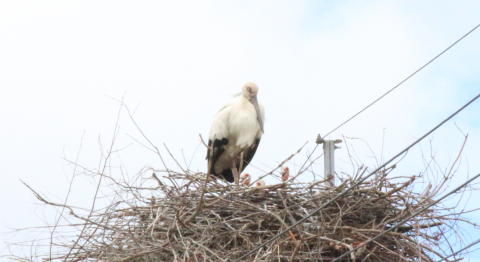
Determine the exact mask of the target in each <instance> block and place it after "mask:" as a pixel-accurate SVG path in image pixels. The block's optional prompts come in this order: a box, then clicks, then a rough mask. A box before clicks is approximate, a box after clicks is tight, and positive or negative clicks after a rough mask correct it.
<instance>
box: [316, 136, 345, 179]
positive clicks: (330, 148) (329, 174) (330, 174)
mask: <svg viewBox="0 0 480 262" xmlns="http://www.w3.org/2000/svg"><path fill="white" fill-rule="evenodd" d="M316 142H317V144H323V159H324V163H325V169H324V177H323V178H324V180H325V181H326V182H325V186H327V187H334V186H335V154H334V153H335V149H337V148H340V147H337V146H336V145H335V144H339V143H342V140H341V139H337V140H324V139H323V138H322V137H321V136H320V134H319V135H318V137H317V141H316Z"/></svg>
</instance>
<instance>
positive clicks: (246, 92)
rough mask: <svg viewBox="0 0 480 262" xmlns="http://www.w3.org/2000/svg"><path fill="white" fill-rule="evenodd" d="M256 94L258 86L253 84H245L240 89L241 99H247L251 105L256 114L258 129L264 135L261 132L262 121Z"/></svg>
mask: <svg viewBox="0 0 480 262" xmlns="http://www.w3.org/2000/svg"><path fill="white" fill-rule="evenodd" d="M257 93H258V86H257V85H256V84H255V83H253V82H247V83H246V84H245V85H244V86H243V87H242V95H243V97H245V98H246V99H248V101H250V103H252V104H253V106H254V107H255V111H256V112H257V121H258V124H259V125H260V128H261V129H262V133H264V131H263V119H262V115H261V113H260V107H259V106H258V101H257Z"/></svg>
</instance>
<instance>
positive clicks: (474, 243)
mask: <svg viewBox="0 0 480 262" xmlns="http://www.w3.org/2000/svg"><path fill="white" fill-rule="evenodd" d="M478 243H480V239H477V240H476V241H473V242H472V243H470V244H469V245H468V246H466V247H464V248H462V249H460V250H458V251H457V252H455V253H453V254H451V255H449V256H448V257H444V258H442V259H440V260H437V261H435V262H440V261H443V260H445V259H447V258H449V257H452V256H455V255H457V254H458V253H460V252H462V251H464V250H466V249H468V248H470V247H472V246H475V245H476V244H478Z"/></svg>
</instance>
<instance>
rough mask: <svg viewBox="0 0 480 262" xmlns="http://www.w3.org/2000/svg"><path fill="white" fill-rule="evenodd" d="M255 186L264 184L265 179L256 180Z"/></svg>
mask: <svg viewBox="0 0 480 262" xmlns="http://www.w3.org/2000/svg"><path fill="white" fill-rule="evenodd" d="M255 186H257V187H261V186H265V181H263V180H262V179H260V180H258V181H257V183H256V184H255Z"/></svg>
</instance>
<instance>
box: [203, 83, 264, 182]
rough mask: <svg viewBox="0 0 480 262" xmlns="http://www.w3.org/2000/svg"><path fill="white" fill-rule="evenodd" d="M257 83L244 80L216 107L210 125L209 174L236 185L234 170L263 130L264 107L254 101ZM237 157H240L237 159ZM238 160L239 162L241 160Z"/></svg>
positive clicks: (254, 148) (251, 152)
mask: <svg viewBox="0 0 480 262" xmlns="http://www.w3.org/2000/svg"><path fill="white" fill-rule="evenodd" d="M257 93H258V86H257V85H256V84H255V83H252V82H248V83H246V84H245V85H244V86H243V87H242V93H241V94H240V95H238V96H235V97H234V98H233V99H232V100H230V101H229V102H228V103H227V104H226V105H225V106H224V107H222V108H221V109H220V111H218V113H217V115H216V116H215V118H214V119H213V123H212V126H211V128H210V135H209V140H208V146H209V147H210V148H213V152H212V153H213V154H212V156H210V149H209V150H208V152H207V159H208V162H209V166H211V169H210V174H213V175H215V176H219V177H223V178H225V180H227V181H228V182H234V181H235V183H236V184H237V185H238V182H239V179H238V174H239V173H241V172H242V171H243V169H245V167H247V165H248V164H249V163H250V161H251V160H252V158H253V156H254V155H255V152H256V151H257V148H258V144H259V143H260V139H261V137H262V133H263V122H264V119H265V110H264V108H263V106H262V104H260V103H258V102H257ZM240 159H243V161H241V160H240ZM241 162H242V163H241Z"/></svg>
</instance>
